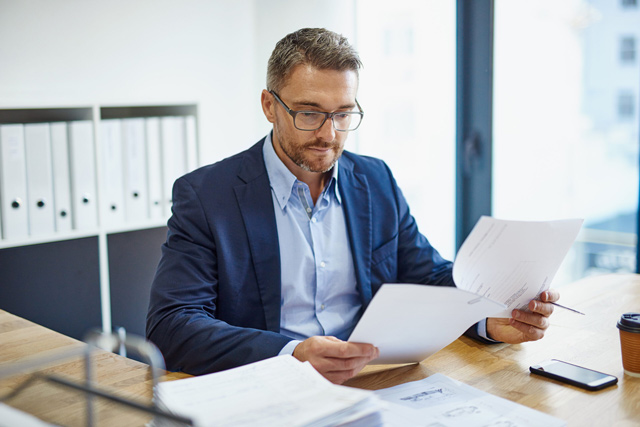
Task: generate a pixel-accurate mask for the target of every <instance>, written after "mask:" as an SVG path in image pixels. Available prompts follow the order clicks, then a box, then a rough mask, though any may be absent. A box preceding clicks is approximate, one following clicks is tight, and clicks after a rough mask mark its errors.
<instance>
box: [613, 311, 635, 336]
mask: <svg viewBox="0 0 640 427" xmlns="http://www.w3.org/2000/svg"><path fill="white" fill-rule="evenodd" d="M618 329H620V330H623V331H627V332H635V333H640V313H625V314H623V315H622V316H620V320H619V321H618Z"/></svg>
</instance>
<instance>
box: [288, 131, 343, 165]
mask: <svg viewBox="0 0 640 427" xmlns="http://www.w3.org/2000/svg"><path fill="white" fill-rule="evenodd" d="M278 144H280V148H281V149H282V151H283V152H284V154H286V156H287V157H288V158H289V159H290V160H291V161H292V162H293V163H295V164H296V165H297V166H298V167H299V168H301V169H302V170H305V171H307V172H315V173H326V172H329V171H330V170H331V169H333V167H334V166H335V165H336V163H337V162H338V159H339V158H340V156H342V150H339V151H337V152H336V156H335V158H334V159H333V161H332V162H331V164H330V165H329V166H328V167H327V168H324V169H318V168H314V167H313V166H312V165H311V164H310V163H309V162H308V161H307V160H306V159H305V158H304V156H303V155H302V153H303V150H302V149H301V150H299V151H298V153H295V152H291V151H290V150H289V149H288V147H286V146H285V145H284V144H283V143H282V138H278ZM306 146H312V147H319V146H323V147H327V146H329V147H333V146H334V145H333V144H321V143H312V144H307V145H306ZM303 148H304V147H303ZM332 150H333V148H332ZM333 151H334V152H335V150H333Z"/></svg>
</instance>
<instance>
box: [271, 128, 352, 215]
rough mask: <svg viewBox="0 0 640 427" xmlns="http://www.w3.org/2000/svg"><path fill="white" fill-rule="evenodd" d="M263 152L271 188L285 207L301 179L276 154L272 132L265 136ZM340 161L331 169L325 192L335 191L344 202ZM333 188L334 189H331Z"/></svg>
mask: <svg viewBox="0 0 640 427" xmlns="http://www.w3.org/2000/svg"><path fill="white" fill-rule="evenodd" d="M262 153H263V156H264V164H265V167H266V169H267V174H268V175H269V182H270V184H271V188H272V189H273V192H274V194H275V196H276V200H278V204H279V205H280V209H284V208H285V206H286V205H287V202H288V200H289V197H290V196H291V192H292V190H293V187H294V185H295V184H296V182H300V181H298V179H297V178H296V176H295V175H294V174H292V173H291V171H290V170H289V169H288V168H287V167H286V166H285V164H284V163H283V162H282V160H280V158H279V157H278V155H277V154H276V151H275V149H274V148H273V140H272V138H271V132H269V134H268V135H267V137H266V138H265V141H264V146H263V147H262ZM338 163H339V162H336V164H335V165H334V166H333V169H331V179H330V181H329V185H327V187H326V189H325V192H327V193H328V194H329V195H330V194H331V192H333V193H334V194H335V195H336V200H337V201H338V203H342V197H341V196H340V191H339V189H338ZM332 188H333V191H331V190H332Z"/></svg>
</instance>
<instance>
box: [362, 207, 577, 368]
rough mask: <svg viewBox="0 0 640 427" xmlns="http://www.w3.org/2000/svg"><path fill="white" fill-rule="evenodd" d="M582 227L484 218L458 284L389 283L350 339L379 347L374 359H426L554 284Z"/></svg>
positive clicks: (466, 250) (465, 249) (465, 247)
mask: <svg viewBox="0 0 640 427" xmlns="http://www.w3.org/2000/svg"><path fill="white" fill-rule="evenodd" d="M581 225H582V220H581V219H575V220H574V219H572V220H560V221H544V222H532V221H505V220H498V219H495V218H491V217H486V216H483V217H482V218H480V220H479V221H478V223H477V224H476V226H475V227H474V228H473V230H472V231H471V233H470V234H469V236H468V237H467V239H466V240H465V242H464V243H463V244H462V246H461V247H460V251H459V252H458V255H457V256H456V259H455V262H454V265H453V280H454V282H455V284H456V287H447V286H429V285H416V284H385V285H383V286H382V287H381V288H380V290H378V292H377V293H376V295H375V296H374V298H373V299H372V301H371V303H370V304H369V306H368V307H367V309H366V310H365V313H364V314H363V316H362V318H361V319H360V321H359V322H358V324H357V325H356V327H355V329H354V331H353V333H352V334H351V336H350V337H349V341H352V342H366V343H371V344H374V345H375V346H377V347H378V348H379V349H380V357H379V358H378V359H376V360H375V361H374V362H373V363H380V364H383V363H409V362H420V361H422V360H424V359H425V358H427V357H429V356H430V355H432V354H434V353H435V352H437V351H439V350H440V349H442V348H444V347H446V346H447V345H449V344H450V343H452V342H453V341H455V340H456V339H457V338H458V337H459V336H460V335H462V334H463V333H464V332H465V331H466V330H467V329H468V328H469V327H470V326H472V325H473V324H475V323H477V322H478V321H480V320H482V319H484V318H487V317H511V311H512V310H513V309H514V308H524V307H526V306H527V304H528V303H529V301H531V300H532V299H534V298H537V297H538V296H539V295H540V293H541V292H542V291H544V290H547V289H548V288H549V286H550V284H551V281H552V279H553V277H554V275H555V273H556V271H557V270H558V268H559V267H560V264H561V263H562V261H563V259H564V257H565V256H566V254H567V252H568V251H569V249H570V247H571V245H572V244H573V242H574V240H575V238H576V236H577V235H578V231H579V230H580V227H581Z"/></svg>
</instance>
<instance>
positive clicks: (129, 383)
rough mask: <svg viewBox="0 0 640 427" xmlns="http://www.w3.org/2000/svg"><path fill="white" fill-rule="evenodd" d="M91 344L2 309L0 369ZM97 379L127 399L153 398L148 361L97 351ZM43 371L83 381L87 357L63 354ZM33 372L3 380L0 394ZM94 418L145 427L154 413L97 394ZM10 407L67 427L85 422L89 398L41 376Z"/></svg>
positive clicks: (176, 376)
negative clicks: (128, 406)
mask: <svg viewBox="0 0 640 427" xmlns="http://www.w3.org/2000/svg"><path fill="white" fill-rule="evenodd" d="M85 347H86V344H85V343H83V342H81V341H77V340H75V339H73V338H70V337H68V336H66V335H62V334H59V333H57V332H54V331H52V330H50V329H47V328H45V327H43V326H40V325H37V324H35V323H32V322H30V321H28V320H25V319H22V318H20V317H17V316H14V315H13V314H10V313H7V312H6V311H3V310H0V368H3V367H6V366H8V365H10V364H12V363H15V362H27V361H35V360H40V359H43V358H49V357H52V356H55V355H57V354H60V353H64V352H68V351H69V352H73V351H74V350H80V349H83V348H85ZM91 360H92V366H93V378H94V381H95V382H97V384H98V385H99V386H100V387H104V388H106V389H108V390H110V391H113V392H116V393H117V394H118V395H119V396H121V397H124V398H127V399H135V400H136V401H138V402H141V403H144V404H149V403H150V402H151V395H152V391H151V384H152V378H151V369H150V368H149V366H148V365H146V364H144V363H140V362H137V361H135V360H132V359H128V358H126V357H122V356H119V355H117V354H114V353H110V352H107V351H102V350H95V351H94V352H93V355H92V358H91ZM39 372H42V373H46V374H59V375H62V376H64V377H65V378H69V379H72V380H74V381H75V382H78V383H82V382H83V381H84V379H85V373H84V359H83V358H82V356H76V357H70V358H64V359H62V360H60V361H57V362H54V363H52V364H47V365H46V367H44V368H43V369H41V370H40V371H39ZM188 376H189V375H186V374H182V373H168V374H167V375H165V376H164V377H163V378H162V379H161V380H163V381H164V380H174V379H180V378H185V377H188ZM28 377H29V376H28V375H16V376H12V377H10V378H8V379H5V380H2V379H0V395H2V396H4V395H6V394H7V393H8V392H10V391H12V390H14V389H15V388H16V387H17V386H18V385H19V384H21V383H22V382H23V381H25V380H26V379H27V378H28ZM95 402H96V405H95V407H96V414H95V420H96V425H97V426H143V425H145V424H146V423H147V422H148V421H149V420H150V419H151V418H152V416H150V415H148V414H146V413H144V412H141V411H138V410H133V409H129V408H127V407H126V406H123V405H120V404H116V403H114V402H111V401H107V400H106V399H101V398H97V399H96V400H95ZM5 403H7V404H9V405H10V406H13V407H15V408H18V409H21V410H23V411H25V412H27V413H30V414H33V415H35V416H37V417H39V418H41V419H42V420H45V421H47V422H50V423H54V424H60V425H65V426H84V425H86V414H85V412H86V406H85V399H84V396H83V395H82V394H81V393H80V392H77V391H74V390H71V389H69V388H65V387H62V386H59V385H55V384H52V383H49V382H45V381H43V380H39V381H37V382H35V383H34V385H32V386H30V387H29V388H27V389H25V390H24V391H23V392H21V393H20V394H19V395H17V396H16V397H13V398H11V399H9V400H8V401H7V402H5Z"/></svg>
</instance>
